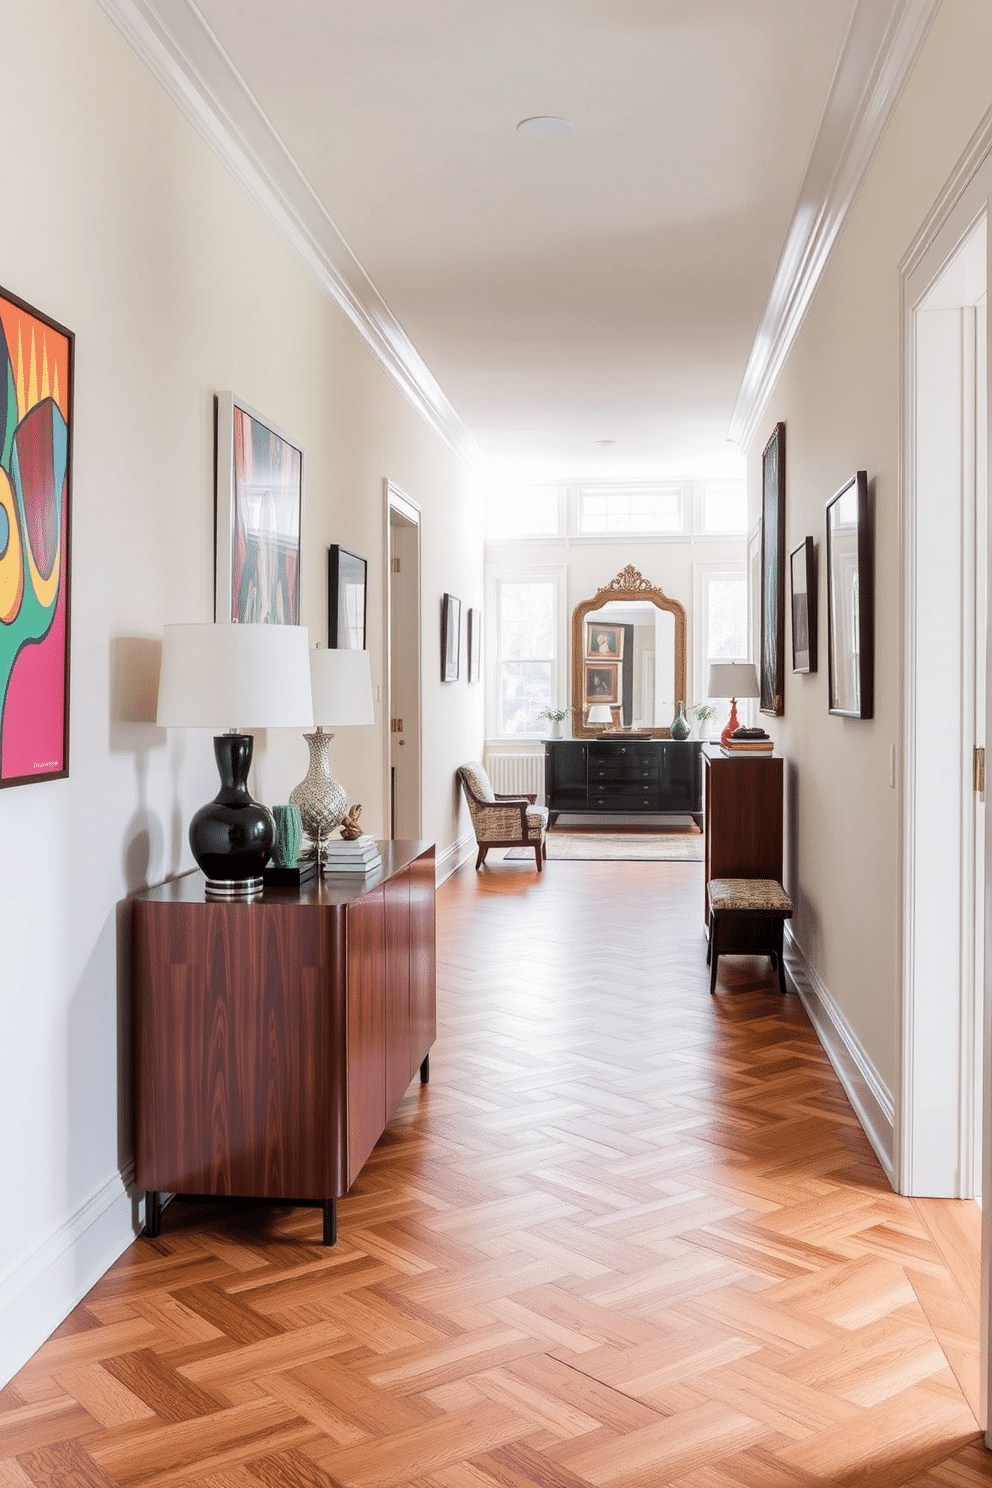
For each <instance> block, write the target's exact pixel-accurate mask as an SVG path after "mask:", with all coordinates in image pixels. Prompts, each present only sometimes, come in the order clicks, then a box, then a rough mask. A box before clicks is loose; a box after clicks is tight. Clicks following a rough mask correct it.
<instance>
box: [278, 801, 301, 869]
mask: <svg viewBox="0 0 992 1488" xmlns="http://www.w3.org/2000/svg"><path fill="white" fill-rule="evenodd" d="M272 815H273V817H274V818H275V824H276V840H275V842H273V844H272V858H273V861H274V862H275V864H276V867H277V868H295V867H296V860H297V858H298V857H299V855H300V844H301V843H302V841H303V821H302V819H301V817H300V808H299V806H297V805H296V804H295V803H293V802H290V804H289V805H288V806H273V808H272Z"/></svg>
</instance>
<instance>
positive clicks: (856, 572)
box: [826, 470, 875, 718]
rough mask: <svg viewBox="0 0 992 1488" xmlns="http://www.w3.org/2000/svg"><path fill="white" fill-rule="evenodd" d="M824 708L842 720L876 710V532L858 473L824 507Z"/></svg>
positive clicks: (868, 496)
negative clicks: (826, 679) (826, 690)
mask: <svg viewBox="0 0 992 1488" xmlns="http://www.w3.org/2000/svg"><path fill="white" fill-rule="evenodd" d="M826 526H827V661H828V670H829V677H830V686H829V708H830V712H831V713H836V714H837V715H838V716H839V717H841V718H872V717H874V711H875V532H874V512H873V510H872V499H871V490H870V487H869V485H868V473H867V471H864V470H858V471H857V472H856V473H855V474H854V475H853V476H852V477H851V479H850V480H848V481H845V482H844V484H843V485H842V486H841V488H840V490H839V491H838V492H837V493H836V495H834V496H831V498H830V500H829V501H828V502H827V510H826Z"/></svg>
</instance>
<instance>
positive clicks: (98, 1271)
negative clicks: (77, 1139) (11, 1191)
mask: <svg viewBox="0 0 992 1488" xmlns="http://www.w3.org/2000/svg"><path fill="white" fill-rule="evenodd" d="M133 1180H134V1174H133V1171H131V1170H130V1169H129V1170H128V1171H126V1172H125V1173H124V1174H121V1173H114V1175H113V1177H112V1178H108V1180H107V1182H106V1183H104V1184H102V1185H101V1187H100V1188H98V1189H96V1190H95V1192H93V1193H92V1194H90V1196H89V1198H88V1199H84V1200H83V1202H82V1204H80V1205H79V1207H78V1208H77V1209H76V1211H75V1213H74V1214H70V1215H69V1217H68V1218H67V1219H66V1220H64V1221H63V1222H62V1223H61V1224H58V1225H56V1226H55V1227H54V1228H53V1229H52V1230H51V1231H50V1232H49V1234H48V1235H47V1236H46V1237H45V1239H44V1240H43V1241H42V1242H41V1244H40V1245H37V1246H35V1247H34V1249H33V1250H31V1251H30V1253H29V1254H27V1255H25V1256H22V1257H21V1258H20V1260H18V1261H16V1262H15V1263H14V1265H13V1266H11V1267H10V1268H9V1270H8V1271H7V1272H6V1273H5V1274H4V1275H3V1276H2V1277H0V1387H2V1386H3V1385H5V1384H6V1383H7V1381H8V1380H10V1379H11V1378H12V1377H13V1376H14V1375H15V1374H16V1373H17V1371H18V1370H19V1369H20V1368H21V1366H22V1365H23V1364H25V1363H26V1362H27V1360H28V1359H30V1357H31V1355H32V1354H33V1353H35V1352H36V1351H37V1350H38V1349H39V1348H40V1347H41V1345H42V1344H43V1343H44V1342H45V1340H46V1339H47V1338H48V1337H49V1336H50V1335H51V1334H52V1333H53V1332H54V1331H55V1329H56V1328H57V1327H58V1326H59V1324H60V1323H61V1322H63V1321H64V1319H65V1318H67V1317H68V1315H69V1313H70V1312H71V1311H72V1309H73V1308H74V1307H75V1306H76V1304H77V1302H80V1301H81V1300H82V1298H83V1297H85V1295H86V1293H87V1292H88V1291H89V1290H90V1287H92V1286H94V1285H95V1284H96V1282H98V1281H99V1280H100V1277H101V1276H102V1275H103V1274H104V1272H105V1271H107V1270H108V1268H109V1267H110V1266H112V1265H113V1263H114V1261H116V1260H117V1258H118V1256H120V1255H121V1254H122V1253H123V1252H124V1251H125V1250H126V1249H127V1247H128V1246H129V1245H130V1244H131V1242H132V1240H134V1238H135V1235H136V1234H137V1233H138V1230H137V1227H136V1205H135V1203H134V1198H133Z"/></svg>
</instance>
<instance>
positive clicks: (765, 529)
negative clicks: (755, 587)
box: [759, 423, 785, 718]
mask: <svg viewBox="0 0 992 1488" xmlns="http://www.w3.org/2000/svg"><path fill="white" fill-rule="evenodd" d="M759 677H760V682H761V699H760V709H761V712H762V713H767V714H768V716H769V717H770V718H781V717H782V715H783V713H784V712H785V425H784V424H782V423H779V424H776V425H775V430H774V433H773V434H772V437H771V438H770V439H769V441H768V443H767V444H766V445H765V447H764V449H763V451H762V453H761V667H760V672H759Z"/></svg>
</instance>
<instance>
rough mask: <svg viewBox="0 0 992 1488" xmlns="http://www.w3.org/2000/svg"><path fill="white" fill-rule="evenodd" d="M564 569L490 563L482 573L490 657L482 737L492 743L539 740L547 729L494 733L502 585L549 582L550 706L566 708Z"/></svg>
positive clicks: (495, 725) (487, 669)
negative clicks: (551, 629)
mask: <svg viewBox="0 0 992 1488" xmlns="http://www.w3.org/2000/svg"><path fill="white" fill-rule="evenodd" d="M567 577H568V569H567V568H566V567H565V566H564V565H563V564H540V565H534V566H533V567H530V566H528V565H521V564H512V565H511V564H500V563H497V564H491V565H490V566H489V568H488V569H487V572H486V655H487V657H489V658H490V660H489V662H488V663H487V666H486V737H487V739H488V740H492V741H493V742H502V743H506V742H510V741H514V740H519V741H521V742H522V741H524V740H534V739H543V738H545V737H546V736H547V728H543V729H541V728H539V729H535V730H534V731H533V732H532V733H521V734H501V733H499V732H497V722H498V719H499V666H500V655H499V628H500V627H499V605H500V590H501V588H502V586H503V585H504V584H529V583H534V582H535V581H537V582H548V583H551V584H552V586H553V588H554V600H553V604H554V615H555V619H554V637H555V654H554V656H553V657H552V659H551V697H552V703H551V706H552V707H556V708H567V707H568V705H569V698H568V696H567V694H568V691H569V687H568V641H567V634H568V616H567V613H566V604H567V592H568V585H567Z"/></svg>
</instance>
